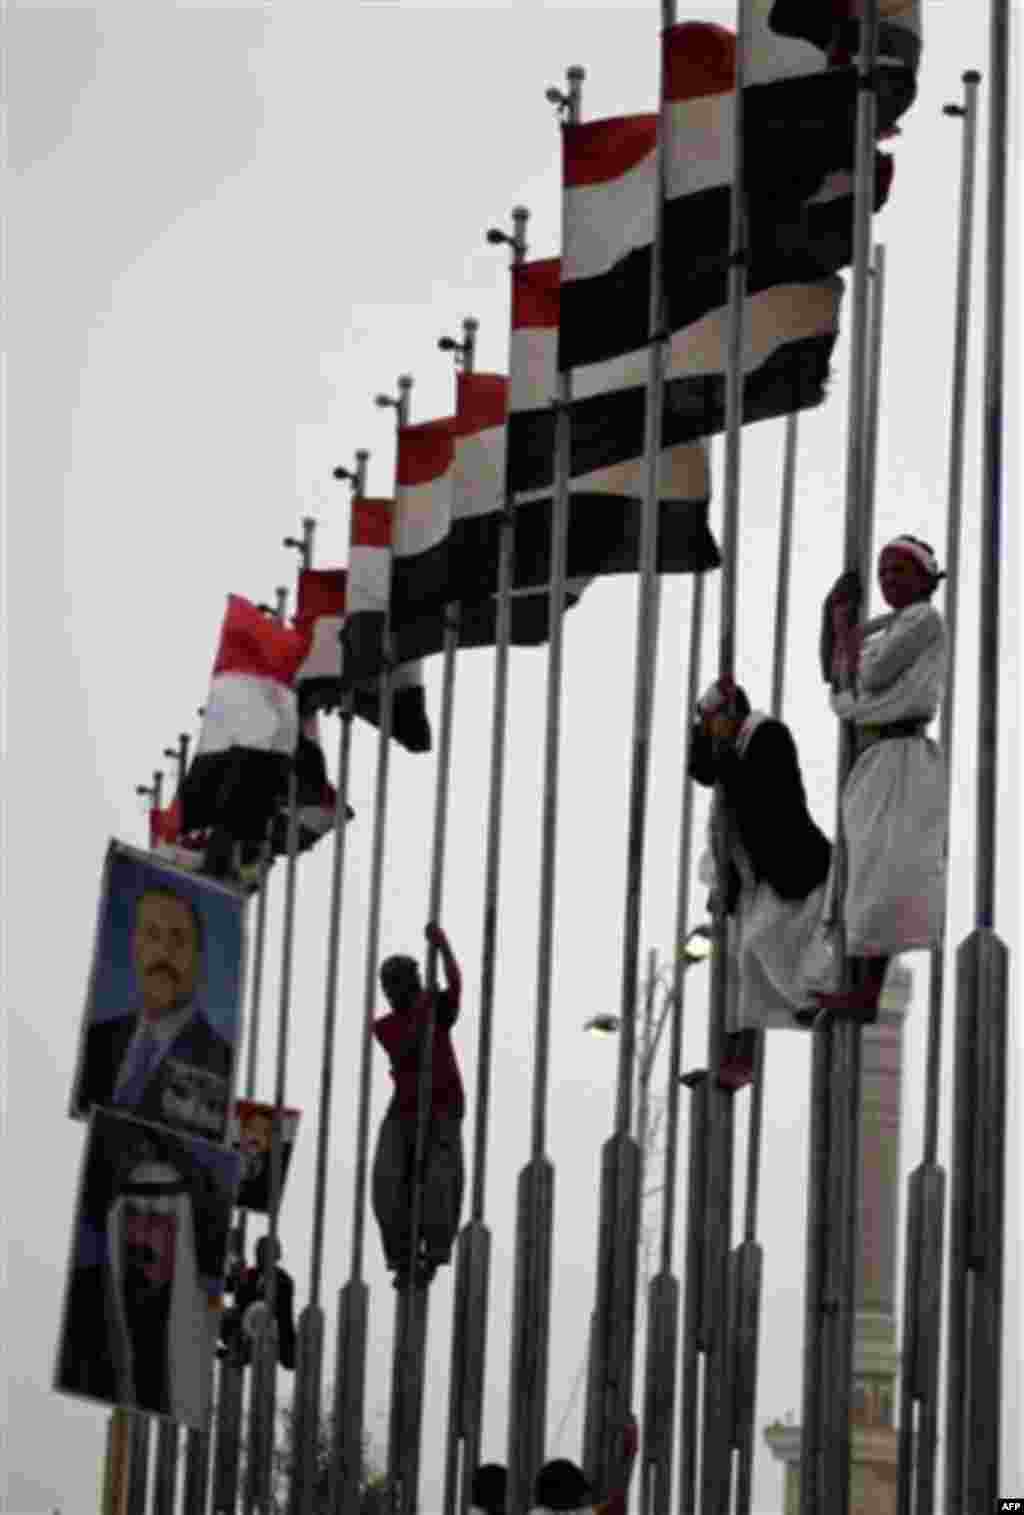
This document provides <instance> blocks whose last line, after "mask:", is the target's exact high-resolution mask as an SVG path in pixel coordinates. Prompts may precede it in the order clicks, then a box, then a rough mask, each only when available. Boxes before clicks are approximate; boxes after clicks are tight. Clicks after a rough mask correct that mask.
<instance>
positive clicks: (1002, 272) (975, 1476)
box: [946, 0, 1011, 1515]
mask: <svg viewBox="0 0 1024 1515" xmlns="http://www.w3.org/2000/svg"><path fill="white" fill-rule="evenodd" d="M1010 48H1011V40H1010V4H1009V0H990V13H989V77H990V90H991V93H990V95H989V118H988V198H987V214H986V249H985V370H984V372H985V379H984V400H983V410H982V485H981V490H982V512H981V582H980V586H979V600H980V618H979V619H980V626H979V649H978V727H977V733H978V734H977V759H976V761H977V775H976V791H975V813H976V817H977V821H976V826H977V830H976V841H975V899H974V921H975V924H974V930H973V931H972V932H971V933H970V935H969V936H968V937H966V938H965V939H964V941H963V942H961V944H960V947H959V950H958V952H957V997H956V998H957V1013H956V1059H955V1065H954V1074H955V1084H954V1093H953V1163H952V1171H953V1184H952V1196H951V1199H952V1203H951V1208H950V1262H949V1273H950V1277H949V1307H948V1311H947V1331H948V1350H947V1359H946V1368H947V1381H946V1510H947V1515H960V1512H971V1511H974V1510H981V1509H993V1508H995V1505H996V1498H997V1495H998V1493H999V1492H1000V1491H999V1458H1000V1451H1001V1445H1000V1423H1001V1414H1002V1404H1001V1396H1002V1355H1003V1326H1002V1315H1003V1266H1004V1262H1003V1252H1004V1239H1005V1238H1004V1227H1005V1197H1006V1196H1005V1182H1006V1175H1005V1162H1006V1057H1007V993H1008V984H1009V971H1010V961H1009V957H1010V955H1009V952H1008V950H1007V947H1006V944H1005V942H1004V941H1003V940H1002V938H1001V937H1000V936H999V935H998V934H997V933H996V931H995V890H996V798H997V756H998V735H999V633H1000V625H999V612H1000V577H1001V569H1002V563H1001V553H1002V531H1003V522H1002V490H1003V428H1004V424H1005V422H1004V344H1005V340H1006V332H1005V321H1006V179H1007V168H1008V163H1007V159H1008V95H1009V57H1010Z"/></svg>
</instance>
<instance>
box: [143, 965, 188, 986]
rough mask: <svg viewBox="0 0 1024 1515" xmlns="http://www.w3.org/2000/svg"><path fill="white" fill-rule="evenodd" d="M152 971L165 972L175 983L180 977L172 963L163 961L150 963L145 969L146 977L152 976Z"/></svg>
mask: <svg viewBox="0 0 1024 1515" xmlns="http://www.w3.org/2000/svg"><path fill="white" fill-rule="evenodd" d="M154 973H166V974H167V975H168V976H169V977H170V978H173V980H174V982H175V983H178V981H179V978H180V974H179V973H178V970H177V968H175V967H174V965H173V963H165V962H163V961H161V962H159V963H151V964H150V966H149V967H148V968H147V969H146V977H147V978H152V976H153V974H154Z"/></svg>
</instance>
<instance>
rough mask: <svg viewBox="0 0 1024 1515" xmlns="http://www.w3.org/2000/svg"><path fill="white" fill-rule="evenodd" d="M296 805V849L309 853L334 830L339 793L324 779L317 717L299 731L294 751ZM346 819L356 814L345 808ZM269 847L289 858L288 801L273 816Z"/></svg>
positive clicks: (324, 769)
mask: <svg viewBox="0 0 1024 1515" xmlns="http://www.w3.org/2000/svg"><path fill="white" fill-rule="evenodd" d="M295 805H296V820H297V822H298V850H299V852H308V851H309V849H310V848H311V847H315V846H316V844H317V842H318V841H319V840H320V838H321V837H324V836H326V835H327V833H328V832H329V831H333V830H334V817H335V815H336V813H337V806H338V791H337V790H336V789H335V788H334V785H333V784H332V783H331V782H330V780H329V779H328V777H327V760H326V758H325V757H324V750H323V747H322V746H321V745H320V732H319V728H318V722H317V717H316V715H315V714H314V715H308V716H306V718H305V719H304V720H303V722H302V725H301V727H300V730H299V740H298V744H297V746H296V749H295ZM345 810H346V812H347V819H348V820H350V821H351V820H353V819H354V817H355V811H354V810H353V809H352V807H351V806H350V805H346V806H345ZM270 845H271V849H272V850H273V852H274V854H275V856H277V857H287V855H288V805H287V799H286V801H285V803H284V804H283V805H281V806H280V807H279V809H278V811H277V814H276V815H275V816H274V819H273V824H272V825H271V828H270Z"/></svg>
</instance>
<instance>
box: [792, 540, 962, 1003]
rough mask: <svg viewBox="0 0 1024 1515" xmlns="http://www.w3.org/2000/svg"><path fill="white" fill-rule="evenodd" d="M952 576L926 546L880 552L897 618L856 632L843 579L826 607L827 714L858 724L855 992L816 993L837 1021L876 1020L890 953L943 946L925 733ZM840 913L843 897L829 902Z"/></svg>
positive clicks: (939, 861) (934, 774)
mask: <svg viewBox="0 0 1024 1515" xmlns="http://www.w3.org/2000/svg"><path fill="white" fill-rule="evenodd" d="M944 577H945V575H944V574H943V573H941V572H940V570H939V567H938V564H937V562H936V560H935V555H934V553H933V552H932V549H931V548H930V547H929V546H928V544H927V542H922V541H920V540H919V539H918V538H917V537H912V536H902V537H897V538H896V539H895V540H894V541H892V542H890V543H888V545H887V546H885V547H883V549H882V551H881V553H880V555H879V559H878V582H879V587H880V588H881V591H882V598H883V599H884V600H885V602H886V604H888V605H889V606H890V609H891V613H890V614H887V615H883V616H879V617H878V618H876V619H875V620H871V621H868V622H867V623H866V624H865V625H863V626H858V625H857V612H858V607H859V603H860V585H859V582H858V581H857V578H856V575H853V574H844V575H843V576H842V578H841V579H840V580H839V581H838V582H837V584H836V585H835V586H834V588H833V590H832V592H831V593H830V595H829V596H828V599H827V600H826V602H825V609H824V625H823V633H822V665H823V667H822V671H823V673H824V674H825V677H826V680H827V682H828V683H829V684H830V685H831V703H832V709H833V710H834V711H835V713H836V715H837V716H839V718H840V719H841V720H844V721H851V722H852V723H853V724H854V726H855V728H856V741H857V754H858V755H857V757H856V760H855V762H854V764H853V767H852V768H851V770H850V774H849V777H848V778H847V780H846V784H845V785H844V788H843V798H842V816H843V832H844V836H845V840H846V846H847V882H846V895H845V899H844V900H843V902H842V919H843V923H844V926H845V930H846V955H847V957H849V958H852V959H854V960H855V967H854V972H853V984H852V986H851V987H850V988H849V989H837V990H836V991H834V992H829V993H820V994H817V995H816V996H815V998H816V999H817V1000H818V1002H819V1004H820V1005H821V1006H822V1007H823V1009H824V1010H825V1011H826V1012H827V1013H826V1015H825V1016H824V1017H819V1021H820V1022H821V1023H822V1024H825V1023H826V1022H827V1020H828V1019H830V1018H841V1019H849V1020H856V1021H859V1022H861V1023H862V1024H866V1023H869V1022H871V1021H873V1020H874V1019H875V1018H876V1016H877V1014H878V1000H879V996H880V994H881V990H882V985H883V983H884V981H885V974H886V969H887V967H888V964H889V960H890V958H892V957H893V956H894V955H895V954H896V953H899V952H910V951H913V950H915V949H927V948H930V947H933V946H935V945H937V943H938V942H939V940H940V937H941V932H942V920H943V911H944V904H945V892H946V835H947V814H948V798H947V779H946V765H945V761H944V759H943V756H942V753H941V751H940V749H939V747H938V746H937V744H936V743H935V742H934V741H932V740H931V738H930V737H928V736H927V734H926V727H927V726H928V723H929V722H930V721H931V720H932V719H933V718H934V716H935V713H936V711H937V709H938V706H939V701H940V700H941V698H942V694H943V691H944V688H945V679H946V657H947V654H946V631H945V626H944V624H943V620H942V617H941V615H940V614H939V612H938V611H937V610H936V609H935V607H934V606H933V605H932V604H931V597H932V595H933V594H934V593H935V590H936V589H937V588H938V585H939V582H940V580H941V579H943V578H944ZM833 913H838V902H836V904H835V906H834V907H833Z"/></svg>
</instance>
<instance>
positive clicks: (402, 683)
mask: <svg viewBox="0 0 1024 1515" xmlns="http://www.w3.org/2000/svg"><path fill="white" fill-rule="evenodd" d="M347 581H348V571H347V569H344V568H307V569H305V570H304V571H303V572H302V573H301V574H300V575H299V600H298V613H297V615H296V617H295V625H296V628H297V629H298V630H299V632H300V634H301V635H302V636H303V637H304V638H305V639H306V645H307V648H308V651H307V654H306V657H305V659H304V661H303V663H302V666H301V667H300V668H299V671H298V673H297V674H296V675H295V687H296V690H297V691H298V695H299V704H300V708H301V709H302V710H303V711H304V712H312V711H314V710H336V709H337V708H338V706H339V705H340V703H341V659H342V653H341V633H342V628H343V626H344V624H345V615H346V586H347ZM392 690H393V695H392V710H391V735H392V737H393V738H394V740H395V741H396V742H397V743H398V744H399V746H400V747H404V748H405V749H406V751H407V752H429V751H430V745H431V733H430V722H429V720H428V719H427V707H426V695H425V691H424V688H423V665H422V663H420V662H419V661H416V662H413V663H406V664H402V665H401V666H399V667H397V668H396V669H395V671H394V675H393V679H392ZM354 710H355V713H356V715H357V716H359V717H361V719H362V720H364V721H369V723H370V724H371V725H372V726H377V727H379V726H380V697H379V681H378V680H376V679H375V680H373V681H372V682H371V683H369V684H365V685H357V686H356V689H355V697H354Z"/></svg>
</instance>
